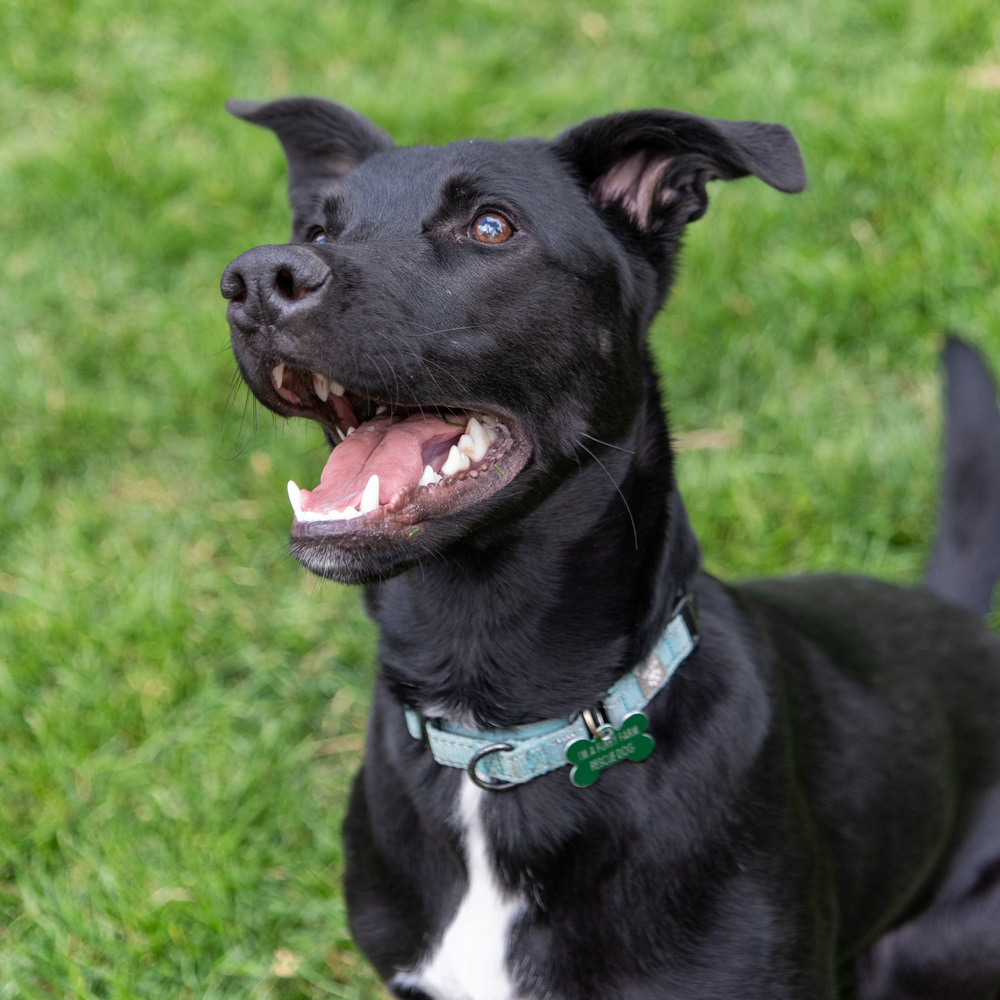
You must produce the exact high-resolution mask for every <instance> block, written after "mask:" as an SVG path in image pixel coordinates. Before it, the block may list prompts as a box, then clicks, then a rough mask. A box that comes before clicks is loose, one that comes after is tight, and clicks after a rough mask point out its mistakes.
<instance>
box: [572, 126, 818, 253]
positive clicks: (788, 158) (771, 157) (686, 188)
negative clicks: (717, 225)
mask: <svg viewBox="0 0 1000 1000" xmlns="http://www.w3.org/2000/svg"><path fill="white" fill-rule="evenodd" d="M553 145H554V147H555V149H556V151H557V152H558V153H559V155H560V156H562V157H564V158H565V159H567V160H569V161H570V163H571V164H572V165H573V167H574V169H575V171H576V173H577V174H578V176H579V177H580V179H581V181H582V182H583V184H584V185H585V187H586V189H587V192H588V194H589V196H590V199H591V201H593V203H594V204H595V205H596V206H597V207H598V208H599V209H601V210H602V211H610V212H616V213H618V214H619V215H621V214H624V216H625V218H626V219H627V221H628V222H629V223H630V224H631V225H632V226H634V227H635V228H637V229H638V230H639V231H640V232H641V233H646V234H651V235H657V234H662V235H664V236H670V235H677V234H678V233H679V232H680V229H681V228H682V227H683V226H684V225H685V224H686V223H688V222H693V221H694V220H695V219H698V218H701V216H702V215H704V213H705V209H706V208H707V207H708V194H707V192H706V189H705V185H706V183H707V182H708V181H711V180H733V179H734V178H737V177H746V176H747V175H749V174H753V175H755V176H757V177H759V178H760V179H761V180H762V181H764V182H765V183H767V184H770V185H771V187H773V188H777V189H778V190H779V191H785V192H788V193H795V192H798V191H801V190H802V189H803V188H804V187H805V185H806V172H805V166H804V165H803V163H802V156H801V155H800V153H799V147H798V144H797V143H796V142H795V139H794V138H793V137H792V134H791V132H789V131H788V129H786V128H784V127H783V126H781V125H768V124H764V123H762V122H732V121H724V120H721V119H711V118H699V117H697V116H695V115H688V114H683V113H682V112H679V111H665V110H651V111H628V112H624V113H622V114H615V115H608V116H606V117H604V118H593V119H591V120H590V121H586V122H583V123H582V124H581V125H577V126H576V127H575V128H572V129H569V130H568V131H566V132H564V133H563V134H562V135H560V136H559V137H558V138H557V139H556V140H555V141H554V144H553Z"/></svg>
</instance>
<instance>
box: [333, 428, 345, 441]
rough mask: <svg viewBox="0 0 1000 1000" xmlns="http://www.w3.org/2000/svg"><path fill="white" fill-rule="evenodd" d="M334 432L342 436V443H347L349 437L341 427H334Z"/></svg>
mask: <svg viewBox="0 0 1000 1000" xmlns="http://www.w3.org/2000/svg"><path fill="white" fill-rule="evenodd" d="M334 430H335V431H336V432H337V434H339V435H340V440H341V441H346V440H347V435H346V434H345V433H344V432H343V431H342V430H341V429H340V428H339V427H334Z"/></svg>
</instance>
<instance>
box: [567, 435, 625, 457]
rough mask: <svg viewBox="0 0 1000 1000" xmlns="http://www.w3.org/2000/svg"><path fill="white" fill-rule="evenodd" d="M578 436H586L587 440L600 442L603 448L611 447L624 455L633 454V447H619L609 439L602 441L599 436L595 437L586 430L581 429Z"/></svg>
mask: <svg viewBox="0 0 1000 1000" xmlns="http://www.w3.org/2000/svg"><path fill="white" fill-rule="evenodd" d="M580 436H581V437H585V438H587V440H588V441H595V442H596V443H597V444H602V445H604V447H605V448H613V449H614V450H615V451H620V452H624V453H625V454H626V455H634V454H635V449H633V448H620V447H619V446H618V445H616V444H612V443H611V442H610V441H602V440H601V439H600V438H595V437H594V435H593V434H587V433H586V432H583V431H581V433H580Z"/></svg>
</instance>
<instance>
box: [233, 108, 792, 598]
mask: <svg viewBox="0 0 1000 1000" xmlns="http://www.w3.org/2000/svg"><path fill="white" fill-rule="evenodd" d="M229 110H230V111H231V112H232V113H233V114H235V115H237V116H238V117H240V118H243V119H245V120H247V121H250V122H253V123H254V124H257V125H262V126H265V127H267V128H270V129H272V130H273V131H274V132H275V133H276V134H277V136H278V138H279V139H280V141H281V144H282V146H283V147H284V150H285V154H286V156H287V160H288V169H289V194H290V199H291V203H292V209H293V213H294V221H293V229H292V238H291V242H289V243H288V244H283V245H273V246H261V247H257V248H255V249H253V250H250V251H248V252H247V253H245V254H243V255H242V256H240V257H238V258H237V259H236V260H234V261H233V262H232V263H231V264H230V265H229V267H228V268H227V269H226V271H225V274H224V275H223V278H222V292H223V295H224V296H225V297H226V298H227V299H229V308H228V317H229V323H230V326H231V329H232V341H233V349H234V351H235V354H236V358H237V361H238V363H239V366H240V370H241V372H242V374H243V377H244V379H245V380H246V382H247V384H248V385H249V387H250V388H251V390H252V391H253V393H254V394H255V395H256V396H257V397H258V399H260V400H261V402H262V403H263V404H264V405H265V406H268V407H270V408H271V409H272V410H275V411H276V412H278V413H280V414H282V415H285V416H303V417H308V418H310V419H312V420H316V421H318V422H319V423H320V424H321V425H322V426H323V427H324V429H325V431H326V436H327V438H328V439H329V441H330V443H331V444H332V445H333V446H334V448H333V452H332V454H331V457H330V459H329V461H328V462H327V463H326V467H325V469H324V470H323V473H322V479H321V483H320V485H319V486H318V487H317V488H316V489H315V490H312V491H300V490H299V489H298V488H297V487H295V486H294V484H289V492H290V497H291V500H292V506H293V508H294V510H295V521H294V524H293V527H292V551H293V552H294V554H295V555H296V557H297V558H298V559H299V560H300V561H301V562H303V563H304V564H305V565H306V566H307V567H308V568H310V569H312V570H313V571H314V572H316V573H319V574H320V575H323V576H328V577H331V578H334V579H339V580H343V581H345V582H351V583H358V582H365V581H370V580H374V579H378V578H381V577H386V576H390V575H392V574H394V573H397V572H399V571H400V570H402V569H404V568H406V567H407V566H410V565H412V564H414V563H415V562H417V561H419V560H420V559H421V558H422V557H424V556H427V555H429V554H431V553H436V552H440V551H441V550H442V549H443V548H444V547H445V546H447V545H450V544H451V543H453V542H454V541H456V540H457V539H459V538H462V537H463V536H467V535H468V534H469V532H470V531H473V530H481V529H484V528H485V527H486V526H487V525H490V524H496V523H499V522H503V521H505V520H508V519H510V518H513V517H517V516H520V515H521V514H523V513H524V512H526V511H527V510H530V509H531V508H533V507H534V506H536V505H537V504H538V503H539V502H540V500H541V498H543V497H545V496H548V495H550V494H551V492H552V490H553V489H554V488H555V487H556V485H558V483H559V482H561V481H562V480H563V479H565V478H566V477H567V476H569V475H571V474H572V472H573V470H577V469H579V468H580V467H581V465H587V464H590V463H591V462H592V461H593V459H592V457H591V454H590V452H591V450H593V448H594V447H595V442H601V443H604V444H610V445H621V444H622V443H623V442H624V441H625V440H626V439H627V438H628V435H629V433H630V429H631V428H632V427H633V425H634V424H635V422H636V419H637V414H638V412H639V409H640V406H641V403H642V399H643V394H644V382H645V381H646V380H645V378H644V372H645V370H646V364H647V363H646V360H645V357H646V355H645V347H644V336H645V332H646V329H647V327H648V326H649V323H650V321H651V320H652V318H653V315H654V314H655V312H656V310H657V309H658V308H659V306H660V304H661V303H662V301H663V298H664V296H665V295H666V291H667V288H668V286H669V282H670V275H671V270H672V261H673V258H674V255H675V253H676V250H677V247H678V243H679V240H680V236H681V233H682V231H683V229H684V227H685V225H686V224H687V223H688V222H691V221H693V220H694V219H697V218H699V217H700V216H701V215H702V214H703V213H704V211H705V208H706V205H707V195H706V184H707V182H708V181H710V180H714V179H725V180H728V179H732V178H736V177H742V176H745V175H748V174H755V175H756V176H758V177H760V178H761V179H762V180H764V181H766V182H767V183H768V184H770V185H772V186H773V187H775V188H778V189H779V190H782V191H798V190H801V189H802V187H803V186H804V184H805V174H804V170H803V166H802V161H801V158H800V156H799V152H798V148H797V146H796V144H795V141H794V139H793V138H792V137H791V135H790V133H789V132H788V131H787V130H786V129H784V128H782V127H781V126H778V125H765V124H760V123H755V122H727V121H713V120H708V119H704V118H697V117H694V116H691V115H685V114H680V113H678V112H672V111H636V112H629V113H624V114H618V115H611V116H608V117H605V118H598V119H594V120H591V121H588V122H585V123H583V124H582V125H580V126H578V127H576V128H573V129H570V130H569V131H568V132H565V133H564V134H563V135H561V136H559V137H558V138H557V139H555V140H554V141H552V142H544V141H541V140H535V139H516V140H511V141H508V142H487V141H467V142H456V143H453V144H451V145H449V146H445V147H442V148H437V147H412V148H396V147H394V145H393V143H392V140H391V139H390V138H389V137H388V136H387V135H386V134H385V133H384V132H382V131H381V130H380V129H378V128H376V127H375V126H374V125H372V124H371V123H370V122H369V121H367V120H366V119H364V118H362V117H361V116H360V115H358V114H356V113H354V112H352V111H349V110H347V109H346V108H343V107H341V106H339V105H336V104H332V103H330V102H328V101H323V100H319V99H315V98H290V99H286V100H280V101H275V102H274V103H271V104H264V105H259V104H252V103H248V102H230V104H229Z"/></svg>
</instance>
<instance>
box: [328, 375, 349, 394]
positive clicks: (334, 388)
mask: <svg viewBox="0 0 1000 1000" xmlns="http://www.w3.org/2000/svg"><path fill="white" fill-rule="evenodd" d="M327 382H329V384H330V392H332V393H333V394H334V395H335V396H343V395H344V393H345V392H347V390H346V389H345V388H344V387H343V386H342V385H341V384H340V383H339V382H335V381H334V380H333V379H332V378H331V379H327Z"/></svg>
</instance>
